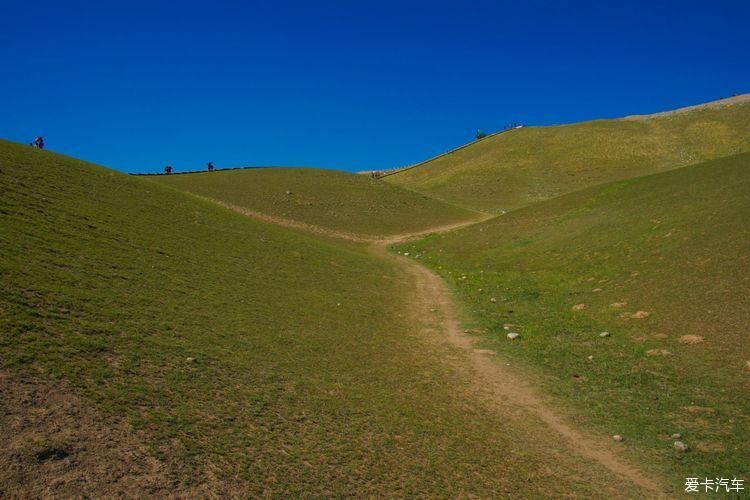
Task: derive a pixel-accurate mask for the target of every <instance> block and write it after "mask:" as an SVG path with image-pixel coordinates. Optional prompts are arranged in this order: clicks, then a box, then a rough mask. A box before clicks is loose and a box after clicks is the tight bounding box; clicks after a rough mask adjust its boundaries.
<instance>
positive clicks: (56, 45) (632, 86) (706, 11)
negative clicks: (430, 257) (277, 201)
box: [0, 0, 750, 172]
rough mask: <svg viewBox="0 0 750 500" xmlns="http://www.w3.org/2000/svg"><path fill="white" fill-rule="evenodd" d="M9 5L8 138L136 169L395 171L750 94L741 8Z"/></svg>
mask: <svg viewBox="0 0 750 500" xmlns="http://www.w3.org/2000/svg"><path fill="white" fill-rule="evenodd" d="M0 4H1V5H0V7H1V9H0V12H1V15H2V17H3V30H0V57H2V68H3V71H2V77H0V96H1V97H0V99H2V101H0V102H1V103H2V106H0V137H3V138H7V139H10V140H15V141H19V142H28V141H30V140H31V139H32V138H33V136H35V135H37V134H42V135H44V136H45V138H46V139H47V144H48V147H49V148H50V149H52V150H55V151H59V152H62V153H66V154H70V155H73V156H76V157H79V158H83V159H87V160H90V161H93V162H96V163H99V164H103V165H106V166H109V167H112V168H116V169H119V170H123V171H129V172H145V171H157V170H161V168H162V167H163V165H164V164H166V163H171V164H172V165H174V167H175V169H176V170H187V169H192V168H202V167H203V166H204V165H205V163H206V162H207V161H209V160H211V161H213V162H214V163H215V164H216V166H217V167H228V166H245V165H304V166H318V167H327V168H340V169H346V170H360V169H373V168H392V167H396V166H400V165H404V164H409V163H413V162H415V161H418V160H421V159H424V158H426V157H429V156H431V155H434V154H437V153H440V152H442V151H444V150H446V149H449V148H451V147H455V146H457V145H459V144H462V143H465V142H467V141H468V140H470V139H471V137H472V134H473V132H474V131H475V130H476V129H482V130H484V131H488V132H489V131H493V130H496V129H499V128H502V127H503V125H505V124H506V123H509V122H519V123H525V124H531V125H546V124H555V123H565V122H573V121H580V120H586V119H592V118H600V117H617V116H622V115H626V114H633V113H647V112H655V111H661V110H665V109H671V108H675V107H679V106H684V105H690V104H695V103H700V102H704V101H708V100H713V99H717V98H721V97H726V96H728V95H732V94H734V93H744V92H750V63H748V54H750V28H748V27H749V26H750V2H748V1H746V0H743V1H712V2H707V1H690V0H680V1H674V2H659V1H648V2H633V1H631V2H609V1H606V2H593V1H590V2H568V1H566V2H542V1H514V2H499V1H495V2H484V1H474V2H465V1H464V2H457V1H455V2H438V1H430V2H408V1H401V2H387V1H356V0H351V1H329V2H324V1H319V2H312V1H310V2H285V1H282V0H278V1H266V2H252V1H235V2H225V1H221V0H215V1H213V2H174V3H172V2H158V1H151V2H138V1H129V2H77V1H67V2H45V1H41V2H39V1H37V2H28V1H15V0H11V1H8V0H0Z"/></svg>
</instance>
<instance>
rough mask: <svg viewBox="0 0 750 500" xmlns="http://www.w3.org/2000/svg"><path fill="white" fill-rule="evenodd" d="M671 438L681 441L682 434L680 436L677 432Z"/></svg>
mask: <svg viewBox="0 0 750 500" xmlns="http://www.w3.org/2000/svg"><path fill="white" fill-rule="evenodd" d="M671 437H672V439H680V438H682V434H680V433H679V432H675V433H674V434H672V436H671Z"/></svg>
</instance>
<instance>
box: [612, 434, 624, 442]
mask: <svg viewBox="0 0 750 500" xmlns="http://www.w3.org/2000/svg"><path fill="white" fill-rule="evenodd" d="M612 439H613V440H614V441H617V442H618V443H622V442H623V441H625V438H624V437H622V436H620V435H619V434H615V435H614V436H612Z"/></svg>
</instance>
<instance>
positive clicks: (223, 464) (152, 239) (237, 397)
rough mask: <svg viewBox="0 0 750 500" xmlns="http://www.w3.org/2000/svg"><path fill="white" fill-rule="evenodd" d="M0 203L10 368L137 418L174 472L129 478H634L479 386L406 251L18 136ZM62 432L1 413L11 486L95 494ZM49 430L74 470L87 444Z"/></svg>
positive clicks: (129, 488) (595, 481)
mask: <svg viewBox="0 0 750 500" xmlns="http://www.w3.org/2000/svg"><path fill="white" fill-rule="evenodd" d="M223 175H225V174H216V177H214V178H220V177H221V176H223ZM202 178H203V177H202ZM294 189H295V188H294V187H293V188H292V190H294ZM420 223H423V222H420ZM0 224H1V229H2V230H1V231H0V375H2V376H0V383H2V384H3V387H2V388H3V390H5V389H6V388H7V387H8V385H9V384H12V383H13V380H18V379H20V378H23V379H24V380H36V379H38V380H61V381H65V382H66V383H68V384H70V385H71V386H72V387H73V388H74V389H75V390H76V391H77V392H79V393H80V394H81V395H82V396H83V397H84V400H85V401H90V402H91V405H92V407H94V408H95V409H96V411H99V412H101V414H102V415H115V416H118V417H122V418H124V419H126V421H128V422H130V423H132V424H133V425H134V426H135V429H136V430H138V432H139V433H138V434H136V435H135V436H141V437H140V438H139V439H142V440H143V441H144V443H145V444H146V445H147V447H148V449H149V450H150V453H151V454H152V455H153V457H155V459H158V461H159V462H158V463H160V464H162V465H163V467H164V470H165V471H166V473H167V475H168V481H167V482H166V484H162V485H161V488H162V489H161V490H153V489H149V490H142V489H139V486H138V484H139V483H137V482H128V481H127V477H126V478H125V480H123V479H122V477H121V476H120V475H116V474H112V475H111V476H110V477H109V480H108V481H107V483H108V484H109V485H110V487H111V486H112V485H114V484H115V483H116V482H117V481H120V482H119V483H117V484H120V485H121V487H122V489H121V490H116V491H114V493H117V494H120V495H122V494H125V495H127V496H141V497H142V496H145V495H150V494H154V491H161V492H162V493H163V494H169V495H179V494H180V492H181V491H182V492H183V494H186V495H189V493H190V492H193V494H195V490H192V489H191V488H193V487H201V488H203V489H202V490H200V491H201V492H202V494H201V496H210V495H211V494H213V495H239V496H271V497H287V498H289V497H292V498H293V497H301V496H356V497H404V496H428V497H436V496H450V497H459V496H463V497H471V496H480V497H490V496H506V497H507V496H511V495H514V494H516V493H518V492H519V491H522V492H523V494H524V495H527V496H530V497H536V498H539V497H542V496H554V497H560V496H565V495H580V496H591V495H592V494H594V493H595V494H596V495H606V496H636V495H639V493H638V492H636V491H633V489H631V486H630V485H628V484H626V483H625V482H624V481H622V480H621V479H619V478H616V477H612V475H611V474H610V473H608V472H606V471H605V470H604V469H603V468H602V467H600V466H597V465H595V464H591V463H586V462H582V461H581V460H580V459H578V458H576V455H575V454H574V453H568V452H565V451H561V450H565V449H566V447H565V446H566V445H565V444H564V443H562V442H561V441H560V439H559V438H558V437H556V436H555V435H554V434H553V433H550V432H548V430H546V428H545V427H544V426H543V425H541V424H540V423H539V422H537V421H536V420H534V419H528V418H519V417H518V416H517V415H516V416H514V415H515V414H508V415H502V414H498V412H497V411H495V410H492V409H488V406H487V405H485V403H484V402H483V400H482V399H481V398H478V397H475V394H474V392H473V391H472V390H470V387H469V382H468V381H467V380H466V378H465V377H466V376H467V375H466V374H467V371H466V370H463V369H461V368H460V366H461V365H460V363H461V361H460V360H461V355H460V353H457V352H455V350H452V349H451V348H450V347H449V346H447V345H445V344H443V343H441V342H440V341H438V340H436V338H435V337H439V336H434V335H433V336H432V337H429V336H427V335H423V334H422V333H421V332H417V331H415V330H414V326H413V325H414V314H413V313H411V314H410V313H409V312H408V311H406V310H404V307H405V304H407V303H409V300H410V297H411V294H413V284H412V283H411V282H410V281H409V280H408V279H407V278H404V277H403V276H402V275H401V274H400V273H399V269H398V268H397V267H396V266H395V265H394V264H393V262H392V261H389V260H385V259H375V258H373V257H371V256H368V255H366V254H364V253H360V252H359V251H358V250H357V249H356V247H354V246H346V245H343V244H342V245H334V244H333V243H330V242H326V241H322V240H316V239H314V238H312V237H310V236H307V235H305V234H302V233H299V232H295V231H291V230H286V229H283V228H279V227H275V226H272V225H268V224H265V223H261V222H258V221H255V220H253V219H251V218H249V217H244V216H241V215H238V214H236V213H234V212H231V211H229V210H226V209H224V208H221V207H219V206H216V205H214V204H212V203H210V202H208V201H205V200H200V199H197V198H196V197H193V196H189V195H185V194H183V193H180V192H178V191H176V190H174V189H171V188H168V187H165V186H161V185H159V184H158V183H154V182H151V181H149V180H145V179H143V178H135V177H129V176H125V175H121V174H118V173H115V172H113V171H111V170H107V169H105V168H101V167H98V166H95V165H92V164H89V163H84V162H81V161H77V160H74V159H71V158H67V157H63V156H60V155H56V154H53V153H50V152H46V151H39V150H34V149H31V148H28V147H25V146H20V145H16V144H12V143H9V142H5V141H0ZM383 227H385V226H383ZM393 230H396V228H395V227H394V228H393ZM3 393H4V394H5V393H6V392H3ZM24 398H25V399H24ZM20 399H21V404H25V405H28V404H30V403H29V401H30V400H29V398H28V396H23V397H21V398H20ZM71 400H72V401H78V399H75V398H73V399H71ZM2 403H3V405H5V404H6V403H7V401H5V400H3V402H2ZM23 408H28V406H23ZM25 411H27V412H28V411H31V410H28V409H27V410H25ZM66 411H67V410H66ZM79 412H81V413H79ZM82 413H83V412H82V409H80V408H78V409H77V408H75V407H73V408H71V409H69V414H68V417H67V418H70V419H74V420H75V421H77V419H78V418H79V417H78V416H77V415H79V414H82ZM10 414H11V412H10V411H9V410H6V411H4V412H0V425H1V426H3V428H5V429H7V428H9V427H7V426H8V425H10V424H11V423H12V422H11V421H10V420H9V418H10V417H9V415H10ZM28 416H29V415H28V414H26V415H25V416H24V417H23V418H24V419H26V418H27V417H28ZM102 418H104V417H102ZM105 421H106V420H105ZM16 424H18V425H22V424H23V422H21V423H20V424H19V423H18V422H16ZM16 424H13V425H16ZM62 425H64V423H62V422H56V423H55V424H54V425H53V427H54V428H50V429H48V430H49V435H54V436H57V435H59V434H60V433H59V432H58V431H60V426H62ZM102 432H104V431H102ZM49 435H48V433H47V432H42V433H40V435H39V436H35V437H34V438H33V439H29V440H28V441H19V439H21V438H19V437H17V436H14V435H10V434H9V433H2V434H0V441H1V442H2V446H3V449H5V450H6V451H8V453H6V454H4V457H3V458H2V460H3V462H2V463H3V464H6V465H9V464H10V465H9V466H8V467H4V468H3V470H2V471H0V496H3V497H9V496H21V497H36V496H63V497H68V496H78V495H80V494H82V492H86V494H91V495H92V496H100V493H101V492H97V491H90V490H88V489H87V488H88V486H89V485H87V484H86V483H81V482H72V483H66V482H65V481H64V480H62V479H61V477H60V476H55V475H53V473H52V472H50V471H54V470H56V469H53V468H52V467H53V465H51V463H52V462H51V461H45V460H47V459H46V458H45V456H46V455H44V453H43V452H44V450H41V451H40V449H39V448H40V447H42V446H49V445H48V444H45V443H46V442H47V441H48V440H49V439H50V438H49ZM62 435H64V433H63V434H62ZM24 439H25V438H24ZM93 439H95V440H97V442H105V443H108V445H107V446H109V447H113V448H116V447H117V445H118V443H117V442H116V441H114V440H112V438H111V437H108V435H106V434H104V435H96V436H94V438H93ZM107 439H110V441H107ZM56 446H59V447H62V448H65V449H67V450H68V452H69V453H71V454H72V457H63V456H62V455H60V456H57V458H59V459H60V460H59V461H60V463H62V464H63V465H64V467H63V469H61V470H62V471H63V472H61V474H63V473H64V474H66V475H67V476H63V479H64V477H69V475H70V474H72V473H73V472H74V471H75V468H76V466H77V465H76V464H80V463H81V459H80V458H79V457H83V456H84V455H86V453H90V450H89V451H87V449H86V447H85V446H80V445H76V443H69V442H61V443H57V444H56ZM133 452H134V450H133V449H126V450H125V451H124V452H123V456H122V459H123V460H127V459H128V457H130V456H131V455H132V453H133ZM34 457H37V458H36V459H35V458H34ZM97 458H98V457H94V459H97ZM102 460H103V459H102ZM8 461H10V462H8ZM100 461H101V460H100ZM19 464H22V465H19ZM19 467H20V469H19ZM100 467H101V468H103V469H104V470H105V471H109V470H116V469H117V467H115V464H114V463H112V464H109V463H106V462H104V463H102V464H101V465H100ZM159 467H162V466H161V465H160V466H159ZM24 478H25V479H24ZM24 481H26V482H24ZM123 481H124V482H123Z"/></svg>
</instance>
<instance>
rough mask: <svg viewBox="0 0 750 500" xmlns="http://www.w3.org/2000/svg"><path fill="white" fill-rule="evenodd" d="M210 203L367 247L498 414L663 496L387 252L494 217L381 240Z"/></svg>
mask: <svg viewBox="0 0 750 500" xmlns="http://www.w3.org/2000/svg"><path fill="white" fill-rule="evenodd" d="M210 201H213V202H215V203H218V204H220V205H222V206H224V207H226V208H229V209H231V210H234V211H236V212H239V213H241V214H244V215H247V216H250V217H254V218H257V219H259V220H262V221H265V222H269V223H272V224H277V225H279V226H284V227H289V228H293V229H300V230H304V231H307V232H310V233H313V234H318V235H323V236H327V237H331V238H338V239H344V240H347V241H353V242H358V243H365V244H368V247H367V250H368V252H369V253H370V254H371V255H373V256H376V257H378V258H382V259H387V260H390V261H392V262H394V263H396V264H397V265H398V266H399V267H400V268H401V269H402V271H403V272H404V273H405V274H406V275H408V276H409V277H410V278H411V280H412V281H413V283H414V285H415V288H416V291H417V296H418V298H419V301H420V302H422V304H421V307H420V309H423V310H424V309H429V310H436V311H439V312H440V313H441V317H442V322H441V325H440V328H441V329H442V330H443V331H444V332H445V335H446V337H447V340H448V341H449V342H450V344H452V345H453V346H454V347H456V348H458V349H460V350H461V351H463V352H464V353H465V354H466V355H467V357H468V358H469V359H470V361H471V364H472V366H473V368H474V370H472V373H473V374H474V378H475V380H474V383H475V384H477V385H478V386H481V387H482V388H483V389H484V390H485V392H489V395H490V399H491V400H492V401H491V402H492V404H493V405H494V406H495V407H496V408H498V409H502V410H503V411H507V410H508V409H509V407H512V408H513V409H516V410H520V411H524V412H526V413H527V414H530V415H532V416H533V417H536V418H538V419H539V420H540V421H541V422H543V423H544V424H545V425H546V426H547V427H548V428H550V429H551V430H553V431H554V432H555V433H557V434H558V435H559V436H560V437H562V438H563V439H564V440H565V441H566V442H567V443H568V444H569V446H570V449H571V450H572V451H574V452H576V453H578V454H579V455H581V456H583V457H585V458H588V459H590V460H593V461H595V462H597V463H599V464H601V465H602V466H604V467H605V468H607V469H608V470H609V471H611V472H612V473H614V474H616V475H617V476H620V477H622V478H624V479H626V480H628V481H630V482H631V483H633V484H635V485H637V486H640V487H641V488H643V489H644V490H647V491H649V492H650V493H651V494H652V495H653V497H664V496H665V494H664V491H663V489H662V487H661V486H660V484H662V481H660V480H657V478H655V477H653V476H652V475H651V474H649V473H647V472H645V471H644V470H642V469H640V468H639V467H637V466H635V465H632V464H630V463H628V462H626V461H625V460H623V459H622V458H621V457H619V456H618V453H617V452H616V449H615V445H614V443H613V442H612V441H610V440H609V439H607V438H603V437H601V436H593V435H590V434H588V433H586V432H584V431H582V430H579V429H576V428H575V427H574V426H573V425H572V424H571V423H569V419H568V418H567V417H566V416H565V415H564V414H563V413H561V412H560V411H558V410H556V409H555V408H554V407H553V405H551V404H549V403H548V402H546V401H545V399H544V397H543V396H542V395H541V393H540V392H539V391H538V390H537V389H535V388H534V387H533V386H532V385H531V384H530V383H529V381H528V380H526V378H524V377H523V376H522V375H519V374H518V373H516V372H514V371H513V370H511V369H510V368H508V365H507V364H506V363H505V362H501V361H502V358H500V359H498V358H499V357H498V356H495V354H496V353H494V352H490V351H487V350H484V349H476V348H475V347H474V339H473V338H472V337H471V336H469V335H467V334H466V333H464V332H463V329H462V327H461V321H460V319H459V314H458V312H457V310H456V305H455V303H454V301H453V298H452V296H451V292H450V290H449V289H448V286H447V285H446V283H445V281H443V279H442V278H440V276H438V275H437V274H436V273H434V272H433V271H431V270H430V269H428V268H427V267H425V266H422V265H420V264H419V263H417V262H415V261H414V260H411V259H409V258H406V257H403V256H400V255H396V254H394V253H392V252H390V251H388V247H389V246H391V245H394V244H398V243H403V242H406V241H410V240H413V239H417V238H419V237H421V236H425V235H428V234H435V233H444V232H448V231H451V230H455V229H459V228H462V227H466V226H470V225H473V224H477V223H479V222H482V221H485V220H488V219H491V218H493V217H494V216H492V215H488V214H482V215H480V216H479V217H477V218H476V219H471V220H465V221H462V222H457V223H453V224H447V225H444V226H439V227H434V228H430V229H426V230H423V231H416V232H411V233H403V234H397V235H390V236H383V237H377V236H370V235H361V234H355V233H348V232H344V231H338V230H334V229H329V228H325V227H321V226H316V225H312V224H308V223H305V222H300V221H295V220H289V219H284V218H281V217H277V216H272V215H267V214H263V213H259V212H255V211H252V210H248V209H245V208H242V207H237V206H234V205H230V204H227V203H223V202H219V201H216V200H210Z"/></svg>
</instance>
